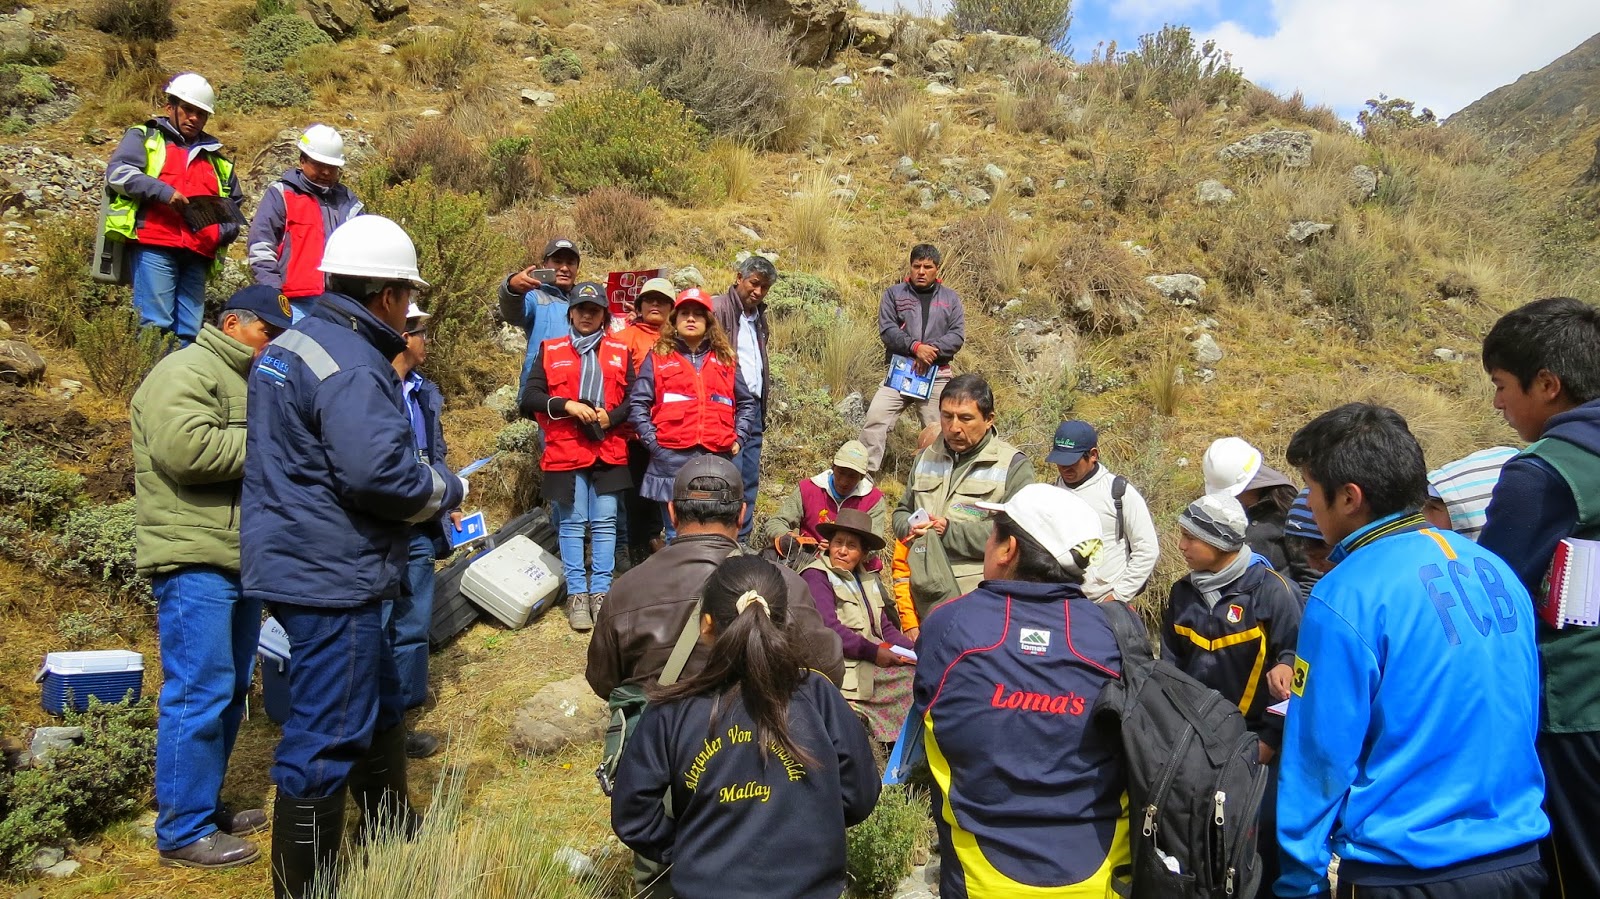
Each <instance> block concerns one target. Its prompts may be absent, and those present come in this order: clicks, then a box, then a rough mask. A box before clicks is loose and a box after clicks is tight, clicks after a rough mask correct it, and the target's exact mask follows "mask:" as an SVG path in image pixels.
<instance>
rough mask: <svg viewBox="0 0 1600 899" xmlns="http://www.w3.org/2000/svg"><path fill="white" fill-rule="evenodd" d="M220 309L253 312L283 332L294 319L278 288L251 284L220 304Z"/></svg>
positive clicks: (286, 299)
mask: <svg viewBox="0 0 1600 899" xmlns="http://www.w3.org/2000/svg"><path fill="white" fill-rule="evenodd" d="M222 308H223V309H224V310H228V309H242V310H244V311H246V312H254V313H255V314H256V317H257V318H259V319H261V320H262V321H264V322H266V323H267V324H269V325H271V326H273V327H274V328H277V329H279V330H283V331H287V330H288V329H289V323H290V321H291V320H292V319H293V317H294V316H293V309H292V307H290V305H289V299H288V298H287V297H285V296H284V295H283V294H282V293H280V292H278V288H276V287H268V286H267V285H265V284H252V285H250V286H249V287H246V288H243V289H241V290H240V291H239V292H238V293H236V294H234V295H233V296H231V297H229V298H228V300H227V302H225V303H223V304H222Z"/></svg>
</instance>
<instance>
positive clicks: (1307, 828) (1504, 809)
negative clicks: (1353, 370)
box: [1275, 514, 1550, 897]
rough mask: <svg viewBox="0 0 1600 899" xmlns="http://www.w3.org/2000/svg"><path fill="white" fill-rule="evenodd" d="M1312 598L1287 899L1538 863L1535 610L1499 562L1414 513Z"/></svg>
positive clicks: (1347, 561)
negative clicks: (1328, 878) (1330, 879)
mask: <svg viewBox="0 0 1600 899" xmlns="http://www.w3.org/2000/svg"><path fill="white" fill-rule="evenodd" d="M1330 558H1331V559H1333V560H1334V561H1335V562H1337V563H1338V567H1336V568H1334V569H1333V571H1332V572H1330V573H1329V574H1327V575H1325V576H1324V577H1323V578H1322V580H1321V581H1319V582H1318V583H1317V586H1316V588H1315V589H1313V590H1312V591H1311V597H1310V600H1309V601H1308V602H1307V604H1306V612H1305V617H1304V619H1303V620H1302V621H1301V625H1300V642H1299V648H1298V659H1297V660H1296V662H1295V673H1294V685H1293V687H1292V695H1291V696H1290V703H1289V716H1288V721H1287V724H1286V727H1285V732H1284V739H1283V756H1282V762H1281V768H1280V775H1279V784H1278V838H1279V841H1280V842H1281V844H1282V847H1283V876H1282V877H1281V878H1280V879H1279V880H1278V882H1277V885H1276V887H1275V891H1276V893H1277V894H1278V895H1279V896H1285V897H1297V896H1313V895H1317V894H1319V893H1321V892H1323V891H1326V890H1327V888H1328V887H1327V884H1326V882H1325V872H1326V871H1327V867H1328V860H1329V853H1330V852H1333V853H1337V854H1338V855H1339V859H1340V861H1339V878H1340V880H1341V881H1349V882H1351V883H1355V884H1370V885H1382V884H1405V883H1423V882H1429V881H1433V880H1438V879H1441V872H1443V871H1445V870H1446V869H1449V870H1450V871H1451V873H1450V874H1448V875H1445V876H1448V877H1457V876H1465V875H1467V874H1471V873H1476V872H1478V871H1487V870H1496V869H1500V868H1507V867H1512V866H1514V865H1520V864H1525V863H1527V862H1532V861H1536V860H1537V859H1538V849H1537V846H1536V845H1535V841H1537V840H1538V839H1539V838H1540V837H1542V836H1544V835H1545V834H1546V833H1547V832H1548V831H1549V829H1550V826H1549V822H1548V821H1547V820H1546V819H1545V815H1544V811H1543V810H1542V809H1541V808H1540V803H1541V802H1542V801H1543V799H1544V774H1543V773H1542V771H1541V770H1540V767H1539V759H1538V756H1537V755H1536V754H1535V753H1534V738H1535V736H1536V735H1537V732H1538V725H1539V660H1538V656H1537V654H1536V652H1535V649H1534V628H1533V602H1532V600H1531V599H1530V598H1529V596H1528V591H1527V590H1526V589H1525V588H1524V587H1523V586H1522V584H1521V583H1520V582H1519V581H1518V580H1517V577H1516V575H1515V574H1513V573H1512V571H1511V569H1510V568H1508V567H1507V566H1506V564H1505V563H1504V562H1502V561H1501V560H1500V559H1499V558H1498V557H1497V556H1495V555H1494V554H1493V553H1490V552H1488V551H1487V550H1484V549H1481V548H1479V547H1478V546H1477V545H1476V544H1474V543H1473V542H1472V541H1470V540H1467V539H1466V538H1464V537H1461V536H1459V535H1457V534H1454V533H1452V532H1449V531H1445V532H1440V531H1436V530H1434V529H1432V528H1429V527H1428V526H1427V523H1426V522H1425V521H1424V520H1423V518H1422V516H1420V515H1416V514H1406V515H1393V516H1390V517H1387V518H1383V519H1380V520H1379V521H1376V522H1373V523H1371V524H1369V525H1367V526H1366V527H1364V528H1362V529H1361V530H1358V531H1356V532H1355V533H1354V534H1351V535H1350V536H1349V537H1346V538H1345V539H1344V540H1343V541H1341V542H1340V543H1339V545H1338V546H1336V547H1334V550H1333V553H1332V554H1331V556H1330Z"/></svg>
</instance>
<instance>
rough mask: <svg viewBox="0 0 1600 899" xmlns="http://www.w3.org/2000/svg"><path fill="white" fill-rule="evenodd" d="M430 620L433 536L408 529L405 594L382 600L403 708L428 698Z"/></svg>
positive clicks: (431, 618)
mask: <svg viewBox="0 0 1600 899" xmlns="http://www.w3.org/2000/svg"><path fill="white" fill-rule="evenodd" d="M431 623H433V538H431V537H429V536H428V535H426V534H424V533H423V532H422V531H421V529H419V528H412V529H411V559H410V561H409V562H407V563H406V589H405V593H404V594H402V595H401V596H399V597H396V598H395V599H393V600H388V599H386V600H384V601H383V627H384V630H386V631H388V634H389V642H390V643H391V644H393V646H394V667H395V671H396V676H397V677H398V678H399V680H400V696H401V697H402V698H403V699H404V700H405V707H406V708H408V709H414V708H416V707H417V706H420V705H422V704H423V702H425V701H427V698H428V625H430V624H431Z"/></svg>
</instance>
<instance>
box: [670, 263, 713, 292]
mask: <svg viewBox="0 0 1600 899" xmlns="http://www.w3.org/2000/svg"><path fill="white" fill-rule="evenodd" d="M672 286H673V287H676V288H678V289H679V290H687V289H689V288H691V287H704V286H706V276H705V275H702V274H700V270H699V269H697V268H695V267H694V266H692V265H686V266H684V267H683V268H680V269H678V270H677V271H675V272H673V273H672Z"/></svg>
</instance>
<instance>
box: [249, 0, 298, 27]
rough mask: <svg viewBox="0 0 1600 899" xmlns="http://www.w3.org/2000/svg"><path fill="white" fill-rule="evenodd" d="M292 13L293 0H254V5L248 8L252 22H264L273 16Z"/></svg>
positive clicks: (293, 11)
mask: <svg viewBox="0 0 1600 899" xmlns="http://www.w3.org/2000/svg"><path fill="white" fill-rule="evenodd" d="M294 13H295V9H294V0H256V3H255V6H253V7H251V9H250V18H251V21H254V22H264V21H266V20H267V19H270V18H272V17H273V16H292V15H294Z"/></svg>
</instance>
